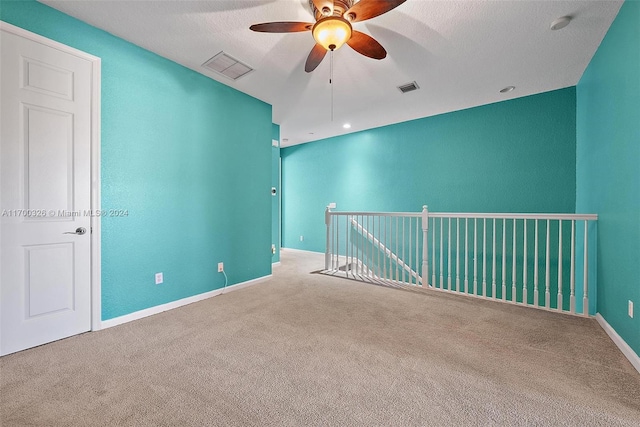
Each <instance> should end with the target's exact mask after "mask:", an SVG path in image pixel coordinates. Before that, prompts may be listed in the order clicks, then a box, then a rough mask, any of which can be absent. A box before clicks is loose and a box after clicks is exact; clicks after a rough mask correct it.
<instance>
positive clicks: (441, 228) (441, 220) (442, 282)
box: [440, 218, 445, 289]
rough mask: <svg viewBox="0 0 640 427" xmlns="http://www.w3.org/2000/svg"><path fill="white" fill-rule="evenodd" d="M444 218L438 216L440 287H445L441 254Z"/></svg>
mask: <svg viewBox="0 0 640 427" xmlns="http://www.w3.org/2000/svg"><path fill="white" fill-rule="evenodd" d="M443 221H444V218H440V289H445V287H444V256H443V255H442V252H443V249H444V246H443V245H444V227H443V223H442V222H443Z"/></svg>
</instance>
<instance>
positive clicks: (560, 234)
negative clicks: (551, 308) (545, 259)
mask: <svg viewBox="0 0 640 427" xmlns="http://www.w3.org/2000/svg"><path fill="white" fill-rule="evenodd" d="M556 308H557V310H558V311H562V220H560V221H558V299H557V301H556Z"/></svg>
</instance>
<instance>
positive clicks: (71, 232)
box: [62, 227, 87, 236]
mask: <svg viewBox="0 0 640 427" xmlns="http://www.w3.org/2000/svg"><path fill="white" fill-rule="evenodd" d="M86 232H87V229H86V228H84V227H78V228H76V231H65V232H64V233H62V234H77V235H79V236H82V235H83V234H84V233H86Z"/></svg>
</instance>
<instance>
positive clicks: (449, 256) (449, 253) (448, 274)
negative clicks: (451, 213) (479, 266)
mask: <svg viewBox="0 0 640 427" xmlns="http://www.w3.org/2000/svg"><path fill="white" fill-rule="evenodd" d="M448 223H449V238H448V240H447V285H448V286H447V287H448V288H449V290H450V291H451V290H453V288H452V287H451V218H449V221H448ZM456 290H457V289H456Z"/></svg>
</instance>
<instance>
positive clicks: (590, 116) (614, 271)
mask: <svg viewBox="0 0 640 427" xmlns="http://www.w3.org/2000/svg"><path fill="white" fill-rule="evenodd" d="M639 41H640V2H637V1H626V2H625V3H624V4H623V5H622V7H621V8H620V11H619V13H618V16H617V18H616V19H615V20H614V22H613V24H612V25H611V27H610V28H609V31H608V32H607V35H606V36H605V38H604V39H603V41H602V43H601V44H600V47H599V48H598V50H597V52H596V53H595V55H594V56H593V58H592V60H591V62H590V64H589V66H588V67H587V69H586V70H585V72H584V74H583V76H582V78H581V79H580V82H579V83H578V86H577V109H576V115H577V127H576V129H577V165H576V177H577V178H576V179H577V196H576V212H594V213H597V214H598V216H599V218H598V250H599V251H598V311H599V312H600V314H601V315H602V316H603V317H604V318H605V319H606V321H607V322H608V323H609V324H610V325H611V326H612V327H613V328H614V329H615V330H616V332H617V333H618V334H619V335H620V336H621V337H622V338H623V339H624V340H625V341H626V342H627V344H629V346H630V347H631V348H632V349H633V350H634V351H635V352H636V354H640V262H638V261H639V260H640V126H639V125H638V120H639V119H640V77H639V76H640V44H639ZM630 300H631V301H633V302H634V303H635V314H634V317H633V318H631V317H630V316H629V315H628V302H629V301H630Z"/></svg>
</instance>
